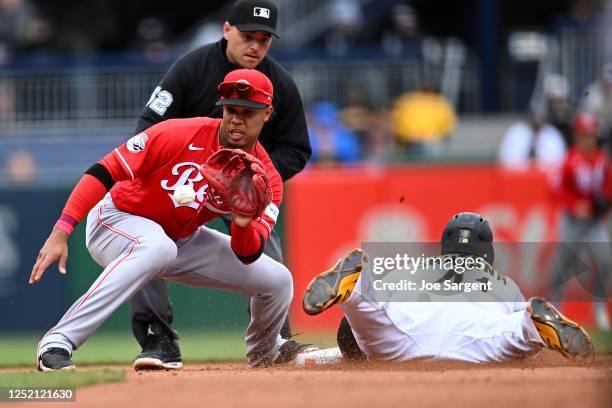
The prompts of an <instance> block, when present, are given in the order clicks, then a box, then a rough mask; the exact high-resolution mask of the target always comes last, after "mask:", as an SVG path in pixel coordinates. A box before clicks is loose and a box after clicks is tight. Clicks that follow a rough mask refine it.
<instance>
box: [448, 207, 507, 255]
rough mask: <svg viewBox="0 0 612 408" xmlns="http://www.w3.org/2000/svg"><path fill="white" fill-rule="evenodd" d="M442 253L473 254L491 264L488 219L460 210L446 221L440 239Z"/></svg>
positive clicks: (491, 246)
mask: <svg viewBox="0 0 612 408" xmlns="http://www.w3.org/2000/svg"><path fill="white" fill-rule="evenodd" d="M440 244H441V246H442V255H447V254H462V255H474V256H478V257H481V258H483V259H484V260H485V261H487V262H488V263H490V264H493V259H494V258H495V252H494V251H493V231H491V226H490V225H489V221H487V220H486V219H484V218H483V217H482V216H481V215H478V214H475V213H471V212H462V213H459V214H456V215H455V216H454V217H453V218H451V219H450V221H448V223H447V224H446V227H444V232H442V239H441V240H440Z"/></svg>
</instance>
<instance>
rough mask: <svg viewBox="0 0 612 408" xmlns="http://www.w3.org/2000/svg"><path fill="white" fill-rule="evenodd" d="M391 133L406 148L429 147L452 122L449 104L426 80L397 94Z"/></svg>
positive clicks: (452, 126)
mask: <svg viewBox="0 0 612 408" xmlns="http://www.w3.org/2000/svg"><path fill="white" fill-rule="evenodd" d="M391 119H392V126H393V134H394V135H395V137H396V141H397V143H398V144H399V145H400V146H405V147H407V148H408V149H410V150H414V149H417V150H418V149H423V148H424V149H425V151H433V150H435V149H432V148H433V147H434V146H435V145H437V144H439V142H440V141H441V140H443V139H445V138H448V137H450V135H451V134H452V132H453V130H454V129H455V125H456V121H457V119H456V115H455V111H454V109H453V107H452V106H451V104H450V103H449V102H448V101H447V100H446V98H445V97H444V96H443V95H441V94H440V93H438V92H436V91H435V90H434V89H433V87H432V86H431V83H430V82H429V81H428V80H424V81H423V82H422V83H421V87H420V89H419V90H418V91H416V92H410V93H407V94H404V95H401V96H400V97H399V98H398V99H397V100H396V101H395V103H394V106H393V109H392V111H391Z"/></svg>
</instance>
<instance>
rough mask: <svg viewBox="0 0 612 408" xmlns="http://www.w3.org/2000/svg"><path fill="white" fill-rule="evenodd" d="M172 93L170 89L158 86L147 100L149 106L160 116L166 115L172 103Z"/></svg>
mask: <svg viewBox="0 0 612 408" xmlns="http://www.w3.org/2000/svg"><path fill="white" fill-rule="evenodd" d="M173 100H174V99H173V98H172V94H171V93H170V92H168V91H165V90H162V89H161V87H159V86H158V87H156V88H155V90H154V91H153V94H151V98H149V102H147V106H148V107H149V108H151V110H153V111H154V112H156V113H157V114H159V116H164V113H166V110H167V109H168V107H169V106H170V105H171V104H172V101H173Z"/></svg>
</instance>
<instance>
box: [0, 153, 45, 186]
mask: <svg viewBox="0 0 612 408" xmlns="http://www.w3.org/2000/svg"><path fill="white" fill-rule="evenodd" d="M6 176H7V179H8V181H9V183H14V184H29V183H32V182H34V181H35V180H36V177H37V166H36V160H35V159H34V156H32V154H31V153H30V152H28V151H27V150H16V151H14V152H13V153H11V155H10V156H9V158H8V160H7V162H6Z"/></svg>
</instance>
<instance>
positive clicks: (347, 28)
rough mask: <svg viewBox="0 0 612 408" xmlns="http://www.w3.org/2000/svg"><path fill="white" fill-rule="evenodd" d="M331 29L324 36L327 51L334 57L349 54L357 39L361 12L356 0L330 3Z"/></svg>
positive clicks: (337, 0)
mask: <svg viewBox="0 0 612 408" xmlns="http://www.w3.org/2000/svg"><path fill="white" fill-rule="evenodd" d="M331 20H332V27H333V28H332V30H331V31H330V32H329V33H328V34H327V35H326V37H325V48H326V50H327V53H328V54H329V55H331V56H334V57H345V56H347V55H349V53H350V49H351V47H353V46H355V45H356V44H357V42H358V41H359V39H360V37H361V33H362V31H363V30H362V27H363V12H362V11H361V5H360V4H359V1H358V0H335V1H334V2H333V3H332V5H331Z"/></svg>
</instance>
